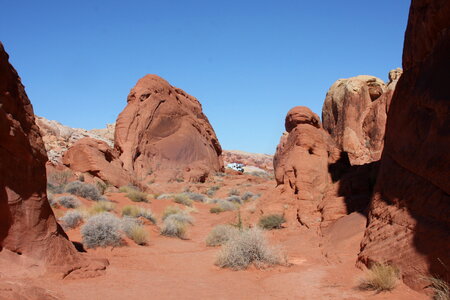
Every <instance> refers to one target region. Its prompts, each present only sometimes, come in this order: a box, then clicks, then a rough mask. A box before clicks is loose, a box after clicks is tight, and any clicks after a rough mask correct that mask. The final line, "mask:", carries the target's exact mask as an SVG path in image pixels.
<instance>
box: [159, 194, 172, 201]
mask: <svg viewBox="0 0 450 300" xmlns="http://www.w3.org/2000/svg"><path fill="white" fill-rule="evenodd" d="M170 198H173V194H161V195H159V196H158V197H156V199H158V200H161V199H170Z"/></svg>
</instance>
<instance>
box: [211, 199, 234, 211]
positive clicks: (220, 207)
mask: <svg viewBox="0 0 450 300" xmlns="http://www.w3.org/2000/svg"><path fill="white" fill-rule="evenodd" d="M213 202H214V203H216V204H217V206H216V207H212V208H211V209H210V210H209V211H210V212H211V213H216V214H218V213H221V212H224V211H231V210H236V209H237V205H236V204H235V203H233V202H230V201H227V200H223V199H216V200H214V201H213Z"/></svg>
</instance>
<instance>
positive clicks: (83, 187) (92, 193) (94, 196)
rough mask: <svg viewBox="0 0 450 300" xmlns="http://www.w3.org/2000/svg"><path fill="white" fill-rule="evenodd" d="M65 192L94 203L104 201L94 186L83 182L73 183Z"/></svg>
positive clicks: (68, 185)
mask: <svg viewBox="0 0 450 300" xmlns="http://www.w3.org/2000/svg"><path fill="white" fill-rule="evenodd" d="M64 190H65V192H66V193H70V194H73V195H77V196H80V197H83V198H86V199H91V200H94V201H100V200H103V199H104V198H103V197H102V195H101V194H100V192H99V191H98V189H97V188H96V187H95V186H94V185H92V184H89V183H84V182H81V181H72V182H70V183H68V184H67V185H66V187H65V189H64Z"/></svg>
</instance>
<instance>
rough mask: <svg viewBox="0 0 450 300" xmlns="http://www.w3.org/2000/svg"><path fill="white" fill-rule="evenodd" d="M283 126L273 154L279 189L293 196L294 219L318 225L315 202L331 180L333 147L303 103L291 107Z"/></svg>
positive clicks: (322, 194)
mask: <svg viewBox="0 0 450 300" xmlns="http://www.w3.org/2000/svg"><path fill="white" fill-rule="evenodd" d="M285 127H286V131H287V134H286V135H283V136H282V138H281V140H280V144H279V145H278V147H277V151H276V153H275V156H274V169H275V179H276V181H277V184H278V185H281V186H282V189H281V191H282V192H283V193H288V194H290V195H291V197H292V198H294V199H296V201H295V203H296V205H295V206H296V210H297V216H296V217H297V220H298V221H299V222H300V223H302V224H303V225H306V226H308V227H311V226H313V225H314V224H316V225H318V224H320V221H321V214H320V212H319V210H318V205H319V203H320V202H321V201H322V200H323V197H324V194H325V192H326V190H327V188H328V186H329V184H330V182H331V179H330V175H329V173H328V161H329V157H330V156H333V157H335V156H336V155H337V153H336V150H337V149H335V148H334V146H333V145H334V144H333V141H332V140H331V138H330V136H329V134H328V133H327V132H326V131H325V130H324V129H323V128H322V126H321V123H320V119H319V117H318V116H317V115H316V114H315V113H313V112H312V111H311V110H310V109H309V108H307V107H304V106H297V107H294V108H292V109H291V110H290V111H289V112H288V114H287V116H286V122H285Z"/></svg>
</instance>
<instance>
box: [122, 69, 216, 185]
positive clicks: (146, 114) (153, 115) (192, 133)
mask: <svg viewBox="0 0 450 300" xmlns="http://www.w3.org/2000/svg"><path fill="white" fill-rule="evenodd" d="M127 101H128V104H127V106H126V107H125V109H124V110H123V111H122V113H120V115H119V117H118V118H117V122H116V130H115V140H114V142H115V148H116V149H117V150H118V152H119V153H120V159H121V160H122V161H123V163H124V168H125V169H126V170H127V171H129V172H130V173H133V174H135V175H136V177H137V178H138V179H144V178H146V177H147V176H152V175H153V176H156V178H155V179H156V180H159V179H161V178H163V179H165V180H166V179H169V180H175V179H176V180H187V181H204V180H205V179H206V177H207V176H208V174H209V173H211V172H218V171H222V170H223V160H222V156H221V154H222V148H221V147H220V144H219V141H218V139H217V137H216V135H215V133H214V130H213V128H212V127H211V125H210V124H209V121H208V119H207V118H206V116H205V115H204V114H203V112H202V107H201V104H200V103H199V101H198V100H197V99H196V98H194V97H192V96H190V95H188V94H187V93H185V92H184V91H183V90H181V89H179V88H175V87H173V86H171V85H170V84H169V83H168V82H167V81H165V80H164V79H162V78H160V77H158V76H156V75H147V76H145V77H143V78H141V79H140V80H139V81H138V82H137V84H136V86H135V87H134V88H133V89H132V90H131V92H130V94H129V95H128V100H127Z"/></svg>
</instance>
